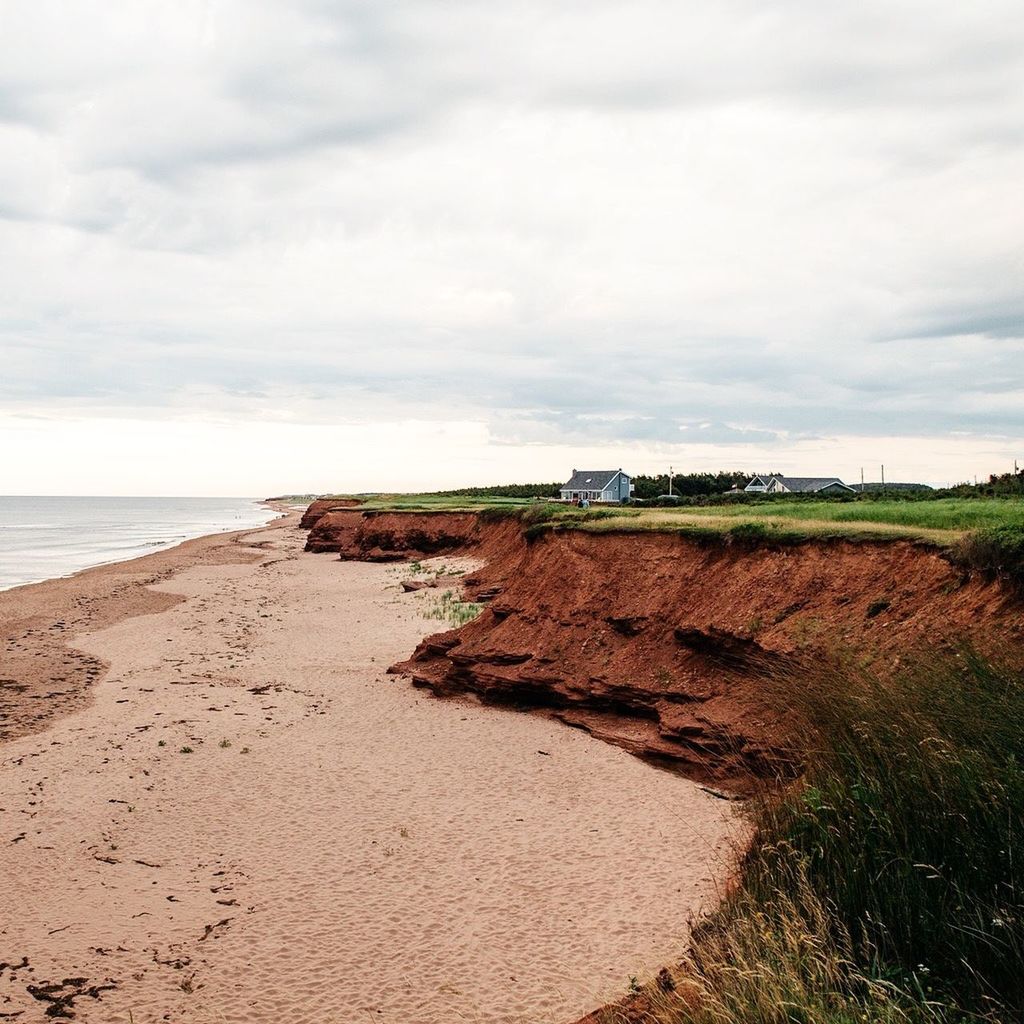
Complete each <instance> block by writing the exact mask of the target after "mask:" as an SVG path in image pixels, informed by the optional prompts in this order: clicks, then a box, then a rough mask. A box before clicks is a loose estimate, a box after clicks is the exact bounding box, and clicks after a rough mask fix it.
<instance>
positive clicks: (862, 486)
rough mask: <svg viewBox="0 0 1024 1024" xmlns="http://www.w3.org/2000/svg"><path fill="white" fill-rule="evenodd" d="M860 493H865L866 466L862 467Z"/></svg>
mask: <svg viewBox="0 0 1024 1024" xmlns="http://www.w3.org/2000/svg"><path fill="white" fill-rule="evenodd" d="M860 493H861V494H863V493H864V467H863V466H861V467H860Z"/></svg>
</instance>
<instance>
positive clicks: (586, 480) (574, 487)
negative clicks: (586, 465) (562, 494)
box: [562, 469, 622, 491]
mask: <svg viewBox="0 0 1024 1024" xmlns="http://www.w3.org/2000/svg"><path fill="white" fill-rule="evenodd" d="M621 472H622V470H621V469H574V470H573V471H572V476H571V477H569V482H568V483H566V484H562V490H563V491H603V490H604V489H605V488H606V487H607V486H608V485H609V484H610V483H611V482H612V481H613V480H614V479H615V478H616V477H617V476H618V475H619V474H620V473H621Z"/></svg>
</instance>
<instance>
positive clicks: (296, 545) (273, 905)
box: [0, 514, 737, 1024]
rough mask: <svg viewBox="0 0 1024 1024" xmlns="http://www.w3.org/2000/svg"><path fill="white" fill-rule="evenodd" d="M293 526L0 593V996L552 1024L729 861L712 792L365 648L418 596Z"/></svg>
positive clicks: (209, 1011)
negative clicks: (414, 681)
mask: <svg viewBox="0 0 1024 1024" xmlns="http://www.w3.org/2000/svg"><path fill="white" fill-rule="evenodd" d="M296 522H297V516H296V515H294V514H291V515H289V516H288V517H287V518H285V519H282V520H279V521H278V522H276V523H274V524H272V525H271V526H269V527H266V528H263V529H260V530H256V531H252V532H250V533H247V534H244V535H219V536H216V537H209V538H203V539H201V540H198V541H192V542H189V543H187V544H184V545H182V546H181V547H180V548H176V549H174V550H172V551H166V552H161V553H159V554H156V555H151V556H147V557H146V558H143V559H138V560H136V561H135V562H130V563H122V564H120V565H116V566H106V567H103V568H101V569H96V570H90V571H87V572H85V573H83V574H80V575H78V576H76V577H72V578H70V579H67V580H59V581H53V582H50V583H45V584H40V585H37V586H33V587H28V588H21V589H20V590H15V591H9V592H7V593H5V594H2V595H0V633H2V640H3V652H4V653H3V664H2V669H0V695H2V699H3V703H2V705H0V713H2V714H3V715H4V717H3V719H0V727H2V729H3V735H4V737H5V739H4V740H3V742H2V744H0V1019H2V1020H8V1019H9V1020H15V1021H17V1022H18V1024H27V1022H34V1021H42V1020H45V1019H52V1016H53V1015H54V1014H53V1008H54V1007H57V1008H59V1010H60V1012H61V1014H63V1015H64V1016H71V1015H73V1017H74V1019H76V1020H79V1021H83V1022H103V1024H119V1022H129V1021H132V1022H134V1024H149V1022H157V1021H169V1022H174V1024H178V1022H206V1021H211V1022H239V1024H241V1022H267V1024H271V1022H273V1024H328V1022H338V1024H348V1022H355V1021H369V1020H374V1021H382V1022H388V1024H436V1022H450V1021H469V1022H475V1021H480V1022H494V1024H497V1022H508V1024H511V1022H528V1024H541V1022H545V1024H546V1022H551V1024H566V1022H569V1021H572V1020H574V1019H575V1018H576V1017H578V1016H580V1015H582V1014H584V1013H585V1012H587V1011H588V1010H590V1009H592V1008H594V1007H595V1006H596V1005H598V1004H600V1003H602V1002H604V1001H607V1000H608V999H610V998H614V997H616V996H618V995H621V994H622V993H623V992H624V991H625V990H626V987H627V985H628V983H629V978H630V976H631V975H636V976H640V977H643V976H644V975H645V974H648V973H650V972H653V971H656V970H657V968H658V967H659V966H661V965H662V964H663V963H665V962H669V961H671V960H672V959H673V957H674V956H675V955H677V954H678V952H679V951H680V950H681V948H682V945H683V943H684V942H685V939H686V935H687V926H688V921H689V920H690V919H691V916H692V915H693V914H695V913H697V912H699V910H700V907H701V906H702V905H706V904H707V902H708V901H709V899H711V898H713V896H714V893H715V891H716V887H717V886H718V885H720V884H721V881H722V879H723V878H724V877H725V875H726V874H727V873H728V870H729V864H730V857H731V840H732V838H734V837H735V836H736V835H737V824H736V821H735V819H734V817H733V816H732V814H731V805H730V804H728V803H727V802H724V801H722V800H719V799H715V798H714V797H713V796H711V795H709V794H708V793H707V792H705V791H703V790H701V789H700V788H699V787H698V786H696V785H695V784H694V783H692V782H689V781H687V780H685V779H683V778H681V777H679V776H677V775H673V774H670V773H667V772H664V771H659V770H657V769H655V768H653V767H651V766H650V765H647V764H645V763H643V762H641V761H640V760H638V759H636V758H635V757H633V756H631V755H630V754H628V753H626V752H625V751H623V750H621V749H618V748H616V747H613V746H609V745H607V744H604V743H601V742H600V741H598V740H595V739H593V738H592V737H590V736H588V735H586V734H584V733H582V732H579V731H575V730H573V729H570V728H567V727H565V726H563V725H561V724H559V723H557V722H553V721H550V720H548V719H545V718H543V717H540V716H534V715H528V714H519V713H515V712H512V711H505V710H498V709H495V708H491V707H482V706H479V705H477V704H474V703H470V702H468V701H467V702H461V701H439V700H436V699H435V698H432V697H429V696H427V695H425V694H424V693H422V692H421V691H418V690H416V689H414V688H413V687H412V686H411V685H410V684H409V682H408V681H407V680H405V679H403V678H401V677H395V676H388V675H386V674H385V670H386V668H387V667H388V666H389V665H390V664H392V663H393V662H396V661H398V660H400V659H402V658H404V657H407V656H408V655H409V653H410V652H411V651H412V650H413V648H414V647H415V645H416V643H417V642H418V641H419V640H420V639H421V638H422V637H423V636H424V635H426V634H428V633H432V632H436V631H437V630H438V629H439V628H443V627H442V625H441V624H439V623H438V622H436V621H433V620H430V619H427V618H426V617H425V616H424V611H425V610H426V609H427V608H428V607H429V602H431V601H433V600H436V596H435V595H432V594H431V593H430V592H429V591H422V592H418V593H409V594H406V593H403V592H402V591H401V588H400V586H399V581H400V579H402V578H403V575H404V574H405V570H403V569H402V567H400V566H395V565H390V566H389V565H379V564H369V563H362V562H339V561H338V560H337V559H336V558H333V557H331V556H327V555H313V554H307V553H304V552H303V550H302V546H303V541H304V539H305V533H304V532H301V531H299V530H298V529H296V526H295V524H296ZM438 561H439V562H442V561H444V562H446V564H448V565H452V564H453V560H452V559H451V558H448V559H439V560H438ZM48 1010H49V1011H51V1016H50V1017H49V1018H48V1017H47V1016H46V1015H47V1011H48Z"/></svg>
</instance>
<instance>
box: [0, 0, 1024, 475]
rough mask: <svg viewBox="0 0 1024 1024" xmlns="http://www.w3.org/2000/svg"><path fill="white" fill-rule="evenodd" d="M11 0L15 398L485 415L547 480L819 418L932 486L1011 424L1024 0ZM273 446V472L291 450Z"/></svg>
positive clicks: (838, 435)
mask: <svg viewBox="0 0 1024 1024" xmlns="http://www.w3.org/2000/svg"><path fill="white" fill-rule="evenodd" d="M3 17H4V24H3V31H2V32H0V281H2V282H3V284H2V286H0V346H2V348H3V372H2V373H0V402H2V404H3V408H4V409H6V410H7V411H8V412H9V413H11V414H14V413H18V414H21V415H30V416H43V417H45V418H46V421H47V422H48V423H51V424H56V425H59V424H60V423H64V424H65V425H66V427H65V429H66V430H67V431H68V434H69V435H70V434H72V433H75V432H76V431H80V429H81V423H82V422H84V421H83V420H82V419H81V418H82V417H96V418H97V419H98V421H99V420H101V421H103V422H108V421H111V420H116V419H118V418H121V419H124V418H133V420H134V421H136V422H138V423H140V424H144V425H145V424H153V423H155V422H162V423H163V424H164V427H162V428H161V429H162V430H164V431H165V434H162V435H161V436H167V437H172V436H174V431H175V429H177V428H176V427H175V423H179V422H188V423H190V424H197V423H202V422H206V423H207V424H209V426H208V428H207V429H209V430H210V432H211V433H210V438H211V441H212V438H213V437H214V436H215V435H216V431H218V430H222V429H226V428H225V427H223V424H225V423H234V424H236V428H233V429H239V430H241V431H242V432H243V433H244V431H245V430H250V429H253V430H254V429H256V428H255V424H256V423H258V422H259V421H261V420H270V421H272V422H275V423H292V424H309V425H310V426H309V429H310V430H312V431H315V430H317V429H322V430H324V433H323V434H322V437H323V442H322V443H323V446H324V448H325V450H326V448H327V447H328V446H329V442H328V439H329V438H330V437H331V436H332V435H331V434H330V432H329V431H328V430H327V427H328V426H329V425H331V424H336V423H338V422H344V423H350V424H353V425H355V426H358V427H359V428H360V429H363V428H364V427H365V428H366V429H367V431H368V432H367V434H366V436H367V437H370V438H372V436H373V429H372V427H373V425H375V424H378V423H403V422H408V421H410V420H413V419H414V420H415V421H416V422H438V423H441V422H452V421H457V422H472V423H475V424H478V425H480V429H481V430H483V431H484V435H483V436H485V438H486V439H487V440H486V443H487V444H489V445H491V446H492V448H493V447H494V446H495V445H501V447H500V449H495V450H496V451H500V453H501V457H502V458H503V459H506V460H512V459H513V458H514V457H515V458H518V456H513V455H512V454H510V453H511V452H512V451H517V452H518V451H522V452H524V453H526V456H525V457H527V458H529V459H534V460H535V462H536V464H537V468H538V475H545V474H543V473H540V472H539V470H540V465H541V464H542V460H541V459H540V457H539V456H538V449H537V448H536V447H535V446H536V445H537V444H541V443H543V444H547V445H549V446H551V451H559V452H562V451H565V452H566V453H567V454H566V458H567V459H568V461H569V463H570V464H572V463H576V464H579V463H580V462H581V461H583V460H582V459H581V458H573V457H571V455H570V454H568V453H570V452H571V451H572V450H575V447H574V446H582V447H583V448H584V450H586V449H593V448H595V447H596V448H597V450H599V451H600V450H605V451H607V453H608V457H609V458H610V459H611V460H612V461H616V459H615V458H614V457H613V453H614V452H615V451H616V450H618V448H616V446H617V445H618V446H620V447H621V446H626V450H627V452H629V453H631V454H632V457H633V458H634V459H635V460H637V461H638V462H643V461H644V460H650V459H652V458H655V457H657V458H660V457H661V454H662V453H663V452H664V451H665V450H666V449H665V447H664V446H666V445H673V444H675V445H680V444H682V441H680V438H681V437H685V436H686V435H687V434H698V435H700V441H699V443H693V444H689V442H688V444H689V446H688V447H684V448H681V449H679V450H678V452H677V455H676V456H675V461H676V463H677V464H681V460H682V459H683V458H686V459H690V460H691V462H692V463H693V464H694V465H696V464H697V462H699V461H701V460H704V459H710V460H711V461H712V462H715V461H716V460H717V463H718V464H721V465H726V464H732V465H737V466H739V465H742V466H748V467H750V468H754V466H755V464H757V462H758V460H763V459H767V461H768V462H770V463H771V464H772V465H776V466H777V465H781V464H782V462H783V461H785V460H788V465H789V467H790V469H791V470H792V471H803V472H810V471H811V470H812V469H813V468H815V467H813V466H811V465H810V464H809V462H808V464H807V465H805V464H804V460H810V459H811V457H812V456H811V454H810V453H809V452H808V451H807V450H806V449H803V448H801V447H800V445H801V444H802V443H804V441H803V440H801V439H813V438H826V439H831V440H828V441H825V442H822V443H824V444H825V446H826V448H825V450H826V451H828V450H829V448H828V446H829V445H831V446H832V447H831V451H832V452H833V454H834V455H835V458H836V459H837V460H838V459H841V458H843V456H842V455H841V452H842V451H844V450H846V449H845V448H844V447H843V446H844V445H847V444H853V442H852V441H849V440H848V439H851V438H860V439H863V438H864V437H877V438H879V439H881V438H892V437H899V436H904V437H907V438H915V439H917V440H915V441H913V442H908V444H909V445H910V447H909V448H907V449H906V451H907V454H908V457H909V455H911V454H912V453H913V452H919V454H918V456H915V457H914V459H911V461H910V462H909V463H908V469H909V466H911V465H913V466H915V467H916V466H919V467H920V469H919V470H918V472H919V473H920V474H928V478H929V479H946V478H956V476H957V475H958V474H960V473H963V472H966V469H958V470H954V468H953V466H954V465H957V466H966V465H967V464H968V462H969V459H967V456H966V455H965V454H964V453H965V452H966V451H967V449H965V448H956V452H957V454H956V455H955V456H954V455H950V459H951V460H952V461H951V463H950V468H949V471H948V472H946V473H942V472H940V468H941V467H937V466H935V465H934V459H933V456H932V454H930V453H934V452H937V451H947V449H946V448H944V447H943V446H944V445H945V444H946V440H947V439H949V438H952V437H959V436H961V435H967V436H968V437H969V438H972V439H973V440H972V441H971V444H973V445H974V448H972V449H971V451H976V452H977V453H978V457H979V458H980V457H981V453H984V452H986V451H989V450H991V451H992V452H993V458H994V459H995V458H998V459H1004V458H1005V456H1006V455H1007V453H1008V452H1011V451H1013V450H1014V448H1015V446H1016V447H1017V448H1019V447H1021V446H1022V441H1021V439H1024V403H1022V402H1021V401H1020V399H1021V396H1022V392H1024V360H1022V358H1021V357H1022V354H1024V302H1022V301H1021V298H1020V287H1019V286H1020V280H1021V270H1022V251H1021V246H1020V241H1019V240H1020V238H1021V237H1024V209H1022V207H1021V205H1020V203H1019V202H1018V199H1017V193H1018V191H1019V181H1020V180H1021V177H1022V171H1024V166H1022V164H1024V160H1022V155H1024V133H1022V132H1021V129H1020V124H1021V123H1022V115H1024V100H1022V98H1021V97H1022V95H1024V92H1022V88H1021V87H1022V85H1024V70H1022V64H1021V62H1020V60H1019V52H1020V49H1021V45H1022V44H1024V19H1021V18H1020V16H1019V13H1018V11H1017V5H1014V4H1010V3H982V4H977V5H971V6H970V7H964V6H963V5H960V6H959V7H949V8H940V9H936V8H935V7H934V5H925V4H923V3H908V2H900V3H884V4H883V3H867V4H858V5H856V6H836V5H823V4H819V3H810V2H795V0H794V2H790V3H784V4H781V5H775V6H773V7H771V8H766V7H764V5H762V4H756V3H753V2H752V0H749V2H748V0H727V2H714V3H712V2H710V0H708V2H705V3H697V4H690V5H686V6H685V7H684V6H680V5H674V4H668V3H666V2H664V0H638V2H637V3H634V4H629V5H622V4H618V3H614V4H613V3H611V2H600V0H598V2H591V3H586V4H584V3H582V2H570V3H566V4H559V5H557V8H556V7H553V6H552V5H550V4H546V3H541V2H540V0H535V2H526V3H522V4H516V5H514V6H506V7H502V8H496V7H495V6H494V5H493V4H487V3H484V2H482V0H458V2H444V3H442V2H440V0H438V2H422V0H421V2H417V3H412V2H396V3H393V4H372V5H371V4H365V3H357V2H354V0H353V2H342V0H334V2H332V0H304V2H301V3H287V4H286V3H284V2H283V0H280V2H272V0H246V2H244V3H243V2H241V0H233V2H232V0H223V2H217V3H214V2H200V0H187V2H182V3H176V4H170V3H166V2H156V0H149V2H137V0H135V2H131V3H128V2H110V0H104V2H103V3H99V2H98V0H97V2H94V3H90V2H82V3H79V4H74V5H70V6H69V5H65V4H57V3H48V2H45V0H44V2H41V3H36V4H32V5H9V6H8V8H6V9H5V11H4V15H3ZM43 54H45V59H41V57H40V55H43ZM702 422H707V423H709V424H711V426H710V427H709V428H707V429H706V430H703V431H698V430H694V429H691V430H689V431H684V430H681V429H680V427H682V426H687V425H693V424H700V423H702ZM54 429H58V428H57V427H56V426H55V427H54ZM145 429H150V427H148V426H147V427H146V428H145ZM153 429H156V428H153ZM196 429H199V428H198V427H197V428H196ZM989 437H998V438H1003V439H1006V440H1000V441H998V442H994V447H993V444H990V442H989V441H987V440H986V438H989ZM311 443H312V442H311ZM814 443H818V442H814ZM887 443H888V442H887ZM957 443H958V444H959V443H960V442H957ZM517 445H518V446H520V447H516V446H517ZM523 446H526V447H523ZM765 446H768V448H767V451H766V450H765ZM857 446H858V447H863V445H862V444H861V442H860V441H858V442H857ZM201 447H203V446H201ZM213 447H214V446H213V445H212V444H207V445H206V446H205V449H206V450H211V449H212V448H213ZM314 447H315V444H314ZM268 450H270V449H268ZM272 450H274V451H276V448H273V449H272ZM901 450H902V449H901ZM768 452H775V453H777V458H775V457H772V458H769V457H768ZM996 453H998V455H997V454H996ZM83 457H84V456H83ZM190 457H191V456H186V450H185V448H182V449H181V452H180V454H179V455H177V456H176V455H175V454H174V451H173V449H172V451H171V452H170V453H169V454H168V458H169V459H170V460H171V461H172V462H173V461H174V460H175V458H177V459H178V460H179V461H180V463H181V465H180V470H181V474H180V479H181V483H180V485H179V486H180V487H181V488H183V489H186V490H189V489H196V488H199V487H200V486H201V485H200V483H199V480H200V479H201V478H202V476H203V471H201V470H199V469H197V468H195V467H194V466H193V467H192V468H190V464H189V462H188V458H190ZM973 457H974V456H971V458H973ZM423 458H424V460H425V461H423V462H422V465H424V466H427V467H428V468H429V469H430V472H432V473H434V475H436V476H437V477H438V479H439V480H440V479H441V478H442V477H445V476H446V474H447V472H448V469H449V468H450V466H451V463H450V461H449V462H446V459H450V455H449V454H448V453H446V452H445V451H444V450H437V451H436V452H435V453H434V454H433V455H424V456H423ZM965 459H967V461H964V460H965ZM957 460H959V461H957ZM33 461H34V462H38V460H33ZM605 461H607V460H605ZM826 461H827V459H826ZM385 462H386V460H382V461H381V464H384V463H385ZM92 463H93V465H92V469H93V471H94V473H95V474H98V475H99V478H103V475H104V474H107V476H106V479H107V481H108V482H107V483H106V484H105V489H108V490H131V489H132V487H131V485H130V484H128V483H123V482H120V481H119V479H118V478H117V477H116V476H115V475H114V469H113V468H112V467H113V465H114V464H113V463H111V462H110V460H104V459H103V458H102V453H100V454H97V455H94V456H93V457H92ZM261 464H262V466H263V468H264V471H265V474H266V478H265V483H264V484H263V485H262V486H261V487H258V488H256V489H257V490H274V489H281V487H280V486H279V485H278V483H277V480H278V478H279V475H280V474H281V473H283V472H284V471H285V470H286V469H288V468H289V467H290V466H291V465H292V463H290V462H289V460H287V459H284V458H282V460H281V461H280V462H275V461H274V459H272V458H267V459H264V460H262V463H261ZM470 464H471V463H470V462H466V463H463V464H462V469H463V470H464V471H468V469H469V466H470ZM616 464H617V462H616ZM472 465H473V466H476V463H472ZM511 465H512V462H511V461H510V462H509V466H510V467H511ZM105 467H111V468H110V469H107V468H105ZM123 468H124V467H123V466H122V467H120V469H121V470H123ZM495 468H496V469H498V468H499V467H498V466H495ZM762 468H764V467H763V466H762ZM820 468H821V469H822V470H823V471H832V470H829V467H828V466H827V465H826V466H821V467H820ZM985 468H986V467H984V466H981V467H977V466H975V471H985ZM993 468H995V467H993ZM119 471H120V470H119ZM9 472H10V470H9ZM18 472H19V473H22V472H24V468H22V470H19V471H18ZM339 472H340V470H339ZM474 472H476V470H475V469H474ZM508 475H515V474H514V473H511V472H508V473H506V472H499V473H498V477H497V478H499V479H500V478H502V477H504V476H508ZM527 475H532V474H527ZM556 475H558V474H556ZM904 475H909V474H904ZM30 476H31V479H32V480H34V481H38V473H37V472H36V471H35V470H32V472H31V474H30ZM190 479H192V480H195V481H196V482H195V483H194V484H193V485H189V483H188V481H189V480H190ZM10 481H11V482H10V483H8V484H6V486H5V487H4V489H10V490H24V489H25V488H26V486H27V485H26V484H24V483H23V482H21V481H22V477H21V476H19V475H18V474H17V473H15V474H14V475H12V476H11V477H10ZM338 485H339V484H338V483H334V484H330V483H328V484H327V486H338ZM33 486H34V487H38V486H40V485H39V484H38V482H37V483H35V484H33ZM203 486H205V485H203ZM248 486H249V485H247V489H248ZM54 488H56V489H61V484H60V483H59V482H57V481H56V480H55V482H54V483H53V484H52V485H51V486H50V487H49V488H48V489H51V490H52V489H54Z"/></svg>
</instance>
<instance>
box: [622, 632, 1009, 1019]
mask: <svg viewBox="0 0 1024 1024" xmlns="http://www.w3.org/2000/svg"><path fill="white" fill-rule="evenodd" d="M766 685H768V686H769V687H771V689H772V691H773V693H774V695H775V696H776V697H777V698H778V699H780V700H785V701H786V702H787V703H788V704H789V706H790V707H791V709H792V711H793V712H794V714H796V715H797V716H798V718H799V720H800V721H801V723H802V725H803V728H802V729H801V730H800V733H801V735H802V736H803V737H804V740H803V742H804V744H805V745H804V746H803V748H802V750H801V751H800V756H801V757H802V758H804V759H805V762H806V769H805V773H804V775H803V777H802V779H801V780H800V781H798V782H797V783H794V784H791V785H789V786H788V787H786V788H784V789H782V790H781V791H779V790H776V791H774V792H764V793H763V794H762V795H761V796H760V797H758V798H756V799H755V800H754V801H753V802H752V804H751V806H750V813H751V816H752V823H753V826H754V839H753V841H752V844H751V846H750V848H749V849H748V851H747V852H746V854H745V856H744V857H743V859H742V861H741V872H740V878H739V881H738V883H737V885H736V886H735V888H734V889H733V890H732V891H731V892H730V893H729V894H727V896H726V897H725V899H724V902H723V904H722V906H721V908H720V909H719V910H718V911H717V912H715V914H714V915H713V916H712V917H711V918H710V919H709V920H708V921H707V922H706V923H704V924H703V925H701V926H700V927H699V928H698V929H697V930H696V931H695V933H694V937H693V941H692V943H691V949H690V951H689V953H688V954H687V957H686V960H685V961H684V964H683V967H682V970H681V971H679V972H677V973H676V975H675V976H674V979H673V980H670V981H669V982H668V983H667V984H666V983H664V981H663V983H662V984H660V985H659V984H654V985H652V986H649V987H648V988H647V989H645V997H646V999H647V1009H646V1010H645V1011H644V1012H643V1014H642V1015H639V1014H637V1013H636V1012H635V1011H634V1012H631V1013H627V1012H625V1011H621V1010H616V1009H608V1010H606V1011H604V1012H603V1015H602V1019H603V1021H604V1022H605V1024H613V1022H616V1021H631V1022H637V1021H641V1020H642V1021H644V1022H645V1024H734V1022H735V1024H739V1022H743V1024H747V1022H751V1024H854V1022H860V1021H892V1022H897V1021H899V1022H914V1024H917V1022H921V1024H924V1022H928V1024H963V1022H968V1021H982V1020H984V1021H989V1022H995V1021H998V1022H1000V1024H1009V1022H1011V1021H1018V1020H1020V1019H1022V1017H1024V730H1021V728H1020V722H1021V721H1022V720H1024V677H1022V675H1021V674H1020V673H1019V672H1017V671H1014V670H1011V669H1008V668H1004V667H999V666H998V665H997V664H993V663H991V662H986V661H984V660H982V659H981V658H979V657H977V656H975V655H974V654H972V653H970V652H961V653H960V654H959V655H958V656H957V657H955V658H952V659H947V660H946V661H944V662H939V661H934V660H932V661H929V662H927V663H925V664H919V665H917V666H916V667H915V668H913V669H911V670H909V671H907V672H905V673H904V674H902V675H901V676H900V677H899V678H898V679H895V680H888V681H886V682H882V681H880V680H878V679H875V678H872V677H868V676H865V675H863V674H861V673H858V672H853V671H851V670H845V669H840V668H833V669H822V668H817V669H813V670H810V671H808V672H803V673H799V674H793V675H790V676H788V677H786V678H782V679H776V680H774V681H769V682H768V683H766Z"/></svg>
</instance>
